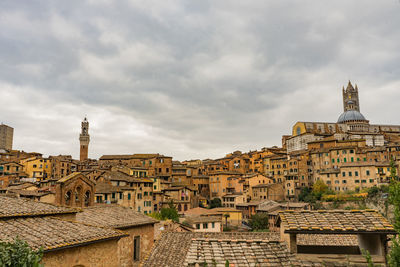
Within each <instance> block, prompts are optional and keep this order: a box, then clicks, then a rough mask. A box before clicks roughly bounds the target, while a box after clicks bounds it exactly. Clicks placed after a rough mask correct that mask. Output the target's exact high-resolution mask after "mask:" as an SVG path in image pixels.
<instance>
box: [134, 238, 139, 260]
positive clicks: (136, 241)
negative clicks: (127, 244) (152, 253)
mask: <svg viewBox="0 0 400 267" xmlns="http://www.w3.org/2000/svg"><path fill="white" fill-rule="evenodd" d="M133 260H134V261H139V260H140V236H135V237H134V238H133Z"/></svg>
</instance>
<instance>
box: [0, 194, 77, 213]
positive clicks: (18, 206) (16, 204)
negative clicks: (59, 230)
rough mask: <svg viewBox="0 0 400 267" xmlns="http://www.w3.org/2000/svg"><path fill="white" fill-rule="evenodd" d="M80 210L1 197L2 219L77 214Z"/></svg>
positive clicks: (0, 209) (0, 211)
mask: <svg viewBox="0 0 400 267" xmlns="http://www.w3.org/2000/svg"><path fill="white" fill-rule="evenodd" d="M76 212H78V210H76V209H72V208H66V207H60V206H56V205H52V204H48V203H43V202H37V201H33V200H29V199H22V198H21V199H20V198H14V197H6V196H0V219H3V218H14V217H33V216H44V215H56V214H69V213H76Z"/></svg>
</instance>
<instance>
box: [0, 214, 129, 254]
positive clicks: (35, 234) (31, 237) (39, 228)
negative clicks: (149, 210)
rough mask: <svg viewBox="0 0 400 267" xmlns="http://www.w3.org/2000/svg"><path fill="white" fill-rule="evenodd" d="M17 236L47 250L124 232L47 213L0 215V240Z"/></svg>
mask: <svg viewBox="0 0 400 267" xmlns="http://www.w3.org/2000/svg"><path fill="white" fill-rule="evenodd" d="M17 236H18V237H19V238H20V239H22V240H25V241H26V242H28V244H29V245H30V246H31V247H32V248H33V249H38V248H40V247H43V249H44V250H45V251H48V250H54V249H59V248H62V247H68V246H77V245H83V244H84V243H88V242H96V241H100V240H104V239H114V238H115V239H117V238H121V237H123V236H125V234H124V233H122V232H121V231H118V230H114V229H111V228H101V227H95V226H90V225H86V224H82V223H78V222H73V221H67V220H62V219H59V218H55V217H51V216H46V217H31V218H14V219H1V220H0V240H1V241H11V240H13V239H14V238H15V237H17Z"/></svg>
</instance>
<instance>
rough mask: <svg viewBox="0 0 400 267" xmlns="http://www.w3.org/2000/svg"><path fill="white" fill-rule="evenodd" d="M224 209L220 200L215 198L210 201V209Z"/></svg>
mask: <svg viewBox="0 0 400 267" xmlns="http://www.w3.org/2000/svg"><path fill="white" fill-rule="evenodd" d="M220 207H222V201H221V199H219V198H214V199H212V200H211V201H210V209H213V208H220Z"/></svg>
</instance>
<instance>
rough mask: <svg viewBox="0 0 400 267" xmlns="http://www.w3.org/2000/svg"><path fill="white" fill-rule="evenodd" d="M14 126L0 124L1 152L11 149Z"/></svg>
mask: <svg viewBox="0 0 400 267" xmlns="http://www.w3.org/2000/svg"><path fill="white" fill-rule="evenodd" d="M13 135H14V128H12V127H10V126H7V125H5V124H3V123H2V124H0V152H1V151H2V150H3V151H4V152H6V151H11V150H12V145H13Z"/></svg>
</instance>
